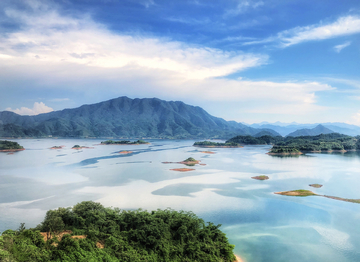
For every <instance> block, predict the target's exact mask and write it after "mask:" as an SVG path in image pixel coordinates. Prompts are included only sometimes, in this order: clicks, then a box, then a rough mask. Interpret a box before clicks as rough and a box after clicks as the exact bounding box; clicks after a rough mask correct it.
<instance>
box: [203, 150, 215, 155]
mask: <svg viewBox="0 0 360 262" xmlns="http://www.w3.org/2000/svg"><path fill="white" fill-rule="evenodd" d="M200 153H204V154H216V152H213V151H201V152H200Z"/></svg>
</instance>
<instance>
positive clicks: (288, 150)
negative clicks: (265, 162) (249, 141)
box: [267, 146, 302, 155]
mask: <svg viewBox="0 0 360 262" xmlns="http://www.w3.org/2000/svg"><path fill="white" fill-rule="evenodd" d="M267 154H268V155H301V154H302V152H301V151H300V150H299V149H297V148H296V147H286V146H273V147H272V148H271V150H270V152H269V153H267Z"/></svg>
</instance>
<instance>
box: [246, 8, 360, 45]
mask: <svg viewBox="0 0 360 262" xmlns="http://www.w3.org/2000/svg"><path fill="white" fill-rule="evenodd" d="M358 33H360V17H358V16H352V15H349V16H343V17H340V18H338V19H337V20H336V21H335V22H332V23H328V24H323V23H319V24H315V25H309V26H303V27H300V26H299V27H295V28H292V29H289V30H285V31H282V32H279V33H278V34H277V35H276V36H271V37H268V38H265V39H260V40H255V41H249V42H245V43H244V45H254V44H265V43H271V42H276V43H279V47H282V48H285V47H289V46H292V45H296V44H300V43H303V42H308V41H319V40H325V39H330V38H336V37H341V36H346V35H353V34H358ZM348 45H350V43H349V44H348ZM348 45H346V46H348ZM346 46H344V47H346ZM344 47H342V48H344ZM342 48H341V46H340V47H339V48H338V49H339V50H340V51H341V49H342ZM335 49H336V47H335ZM340 51H339V52H340Z"/></svg>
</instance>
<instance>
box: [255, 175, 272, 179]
mask: <svg viewBox="0 0 360 262" xmlns="http://www.w3.org/2000/svg"><path fill="white" fill-rule="evenodd" d="M251 178H252V179H256V180H268V179H269V177H268V176H264V175H262V176H253V177H251Z"/></svg>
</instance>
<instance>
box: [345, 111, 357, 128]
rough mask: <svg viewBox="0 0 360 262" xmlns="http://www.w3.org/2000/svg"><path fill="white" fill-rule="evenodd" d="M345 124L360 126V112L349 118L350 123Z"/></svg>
mask: <svg viewBox="0 0 360 262" xmlns="http://www.w3.org/2000/svg"><path fill="white" fill-rule="evenodd" d="M346 123H347V124H351V125H357V126H360V110H359V111H358V112H357V113H355V114H354V115H353V116H352V117H351V120H350V121H346Z"/></svg>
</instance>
